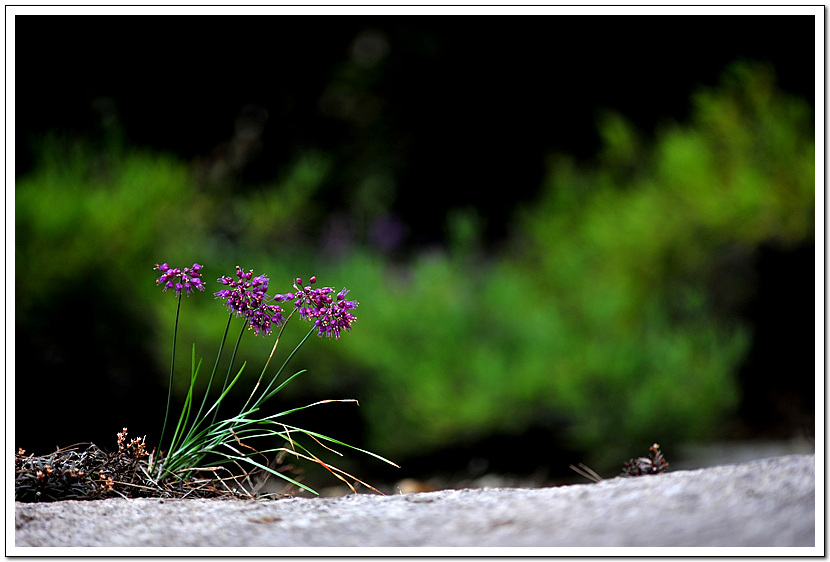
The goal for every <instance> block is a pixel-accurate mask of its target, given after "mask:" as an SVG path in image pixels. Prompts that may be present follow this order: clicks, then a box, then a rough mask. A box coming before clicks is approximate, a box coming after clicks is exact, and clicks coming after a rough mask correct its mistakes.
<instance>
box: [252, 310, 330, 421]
mask: <svg viewBox="0 0 830 562" xmlns="http://www.w3.org/2000/svg"><path fill="white" fill-rule="evenodd" d="M315 329H316V328H315V327H314V326H313V325H312V326H311V329H310V330H309V331H308V333H307V334H306V335H305V337H304V338H303V339H302V340H301V341H300V343H298V344H297V345H296V346H295V347H294V349H293V350H292V351H291V353H289V354H288V357H286V358H285V361H283V363H282V366H281V367H280V369H279V371H277V373H276V374H275V375H274V378H272V379H271V382H270V383H268V386H267V387H266V388H265V390H263V391H262V396H260V397H259V398H258V399H257V401H256V402H255V403H254V405H253V406H252V408H256V407H258V406H259V405H260V404H262V403H263V402H265V401H266V400H268V399H269V398H270V397H271V395H273V393H271V394H268V391H269V390H271V387H272V386H273V385H274V383H275V382H276V380H277V379H278V378H279V376H280V374H282V372H283V370H284V369H285V367H286V366H287V365H288V362H289V361H291V358H292V357H294V354H295V353H297V351H299V349H300V348H301V347H302V346H303V344H304V343H305V342H306V340H307V339H308V338H309V336H311V334H312V332H314V330H315Z"/></svg>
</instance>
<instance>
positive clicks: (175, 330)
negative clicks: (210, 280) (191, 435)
mask: <svg viewBox="0 0 830 562" xmlns="http://www.w3.org/2000/svg"><path fill="white" fill-rule="evenodd" d="M181 308H182V295H181V293H179V298H178V301H177V302H176V322H175V323H174V324H173V356H172V357H171V358H170V380H169V381H168V383H167V408H166V409H165V411H164V424H163V425H162V426H161V437H159V444H158V449H159V458H160V457H161V445H162V443H163V442H164V432H165V431H166V430H167V417H168V415H169V414H170V399H171V397H172V394H173V369H174V367H175V365H176V336H177V335H178V332H179V311H180V310H181Z"/></svg>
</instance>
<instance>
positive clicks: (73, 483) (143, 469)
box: [14, 427, 247, 502]
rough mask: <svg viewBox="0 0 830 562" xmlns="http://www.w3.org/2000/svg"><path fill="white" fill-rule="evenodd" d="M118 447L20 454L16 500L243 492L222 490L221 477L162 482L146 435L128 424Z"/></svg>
mask: <svg viewBox="0 0 830 562" xmlns="http://www.w3.org/2000/svg"><path fill="white" fill-rule="evenodd" d="M117 439H118V451H117V452H114V453H107V452H106V451H104V450H102V449H100V448H99V447H97V446H96V445H95V444H93V443H79V444H76V445H71V446H69V447H64V448H63V449H58V450H57V451H55V452H53V453H50V454H48V455H44V456H35V455H28V456H27V455H26V451H24V450H23V449H18V451H17V454H15V457H14V476H15V481H14V496H15V498H14V499H15V500H16V501H22V502H49V501H58V500H93V499H103V498H108V497H116V496H118V497H123V498H136V497H184V496H188V495H195V496H196V497H212V496H218V495H228V494H231V495H243V496H245V497H247V494H242V493H240V492H236V491H234V490H233V489H231V488H227V489H219V488H218V487H217V485H218V484H220V479H218V478H213V479H211V480H204V479H202V480H200V479H193V480H192V481H190V482H187V483H185V482H182V481H179V482H177V483H176V484H174V485H169V484H166V485H163V486H162V485H159V484H158V483H157V482H154V481H153V480H152V479H151V478H150V477H149V476H148V474H147V467H148V465H147V456H148V453H147V450H146V445H145V443H144V438H143V437H137V438H134V439H130V440H129V441H128V440H127V428H126V427H125V428H124V429H123V430H122V431H121V432H120V433H118V436H117Z"/></svg>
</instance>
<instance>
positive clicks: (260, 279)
mask: <svg viewBox="0 0 830 562" xmlns="http://www.w3.org/2000/svg"><path fill="white" fill-rule="evenodd" d="M236 277H237V279H236V280H234V279H233V278H232V277H229V276H223V277H220V278H219V279H217V281H218V282H219V283H222V284H223V285H227V286H228V287H230V288H229V289H222V290H221V291H218V292H216V293H215V295H216V297H217V298H222V299H227V305H228V308H229V309H230V310H231V311H232V312H235V313H236V315H237V316H243V317H245V318H246V319H247V321H248V323H249V326H248V328H249V329H252V330H253V331H254V334H256V335H259V333H260V332H264V333H265V335H266V336H267V335H268V334H270V333H271V329H272V328H274V327H277V326H279V325H280V324H282V323H283V322H285V318H283V316H282V309H281V308H280V307H279V306H277V305H275V304H267V303H268V300H269V297H268V295H267V294H266V293H267V291H268V278H267V277H266V276H265V275H258V276H257V277H254V270H253V269H252V270H250V271H248V272H247V273H246V272H245V271H243V270H242V268H241V267H239V266H238V265H237V266H236ZM274 300H282V299H274Z"/></svg>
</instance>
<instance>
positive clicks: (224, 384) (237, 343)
mask: <svg viewBox="0 0 830 562" xmlns="http://www.w3.org/2000/svg"><path fill="white" fill-rule="evenodd" d="M244 333H245V322H243V323H242V330H240V331H239V337H238V338H236V345H235V346H234V348H233V353H232V354H231V362H230V365H228V372H227V373H226V374H225V382H224V383H223V384H222V393H223V394H224V392H225V389H226V388H227V387H228V379H229V378H230V376H231V369H233V362H234V359H236V352H237V351H238V350H239V342H240V341H242V334H244ZM218 413H219V404H218V403H217V404H216V409H215V410H214V411H213V419H211V420H210V423H215V422H216V414H218Z"/></svg>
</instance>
